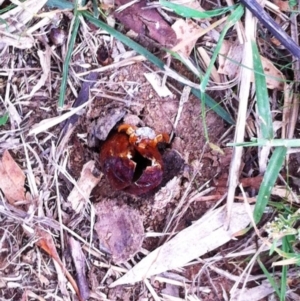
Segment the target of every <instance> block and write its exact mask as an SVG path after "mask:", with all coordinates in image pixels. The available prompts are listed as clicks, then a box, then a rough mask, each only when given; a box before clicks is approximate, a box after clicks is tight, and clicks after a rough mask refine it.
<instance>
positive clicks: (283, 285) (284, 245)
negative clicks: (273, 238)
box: [279, 237, 289, 301]
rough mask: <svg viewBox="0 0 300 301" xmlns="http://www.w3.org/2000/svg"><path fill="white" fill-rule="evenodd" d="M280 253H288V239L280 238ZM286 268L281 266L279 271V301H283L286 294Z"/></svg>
mask: <svg viewBox="0 0 300 301" xmlns="http://www.w3.org/2000/svg"><path fill="white" fill-rule="evenodd" d="M282 251H283V252H288V251H289V245H288V238H287V237H283V238H282ZM287 268H288V267H287V266H286V265H283V266H282V269H281V286H280V296H279V298H280V301H284V300H285V293H286V283H287Z"/></svg>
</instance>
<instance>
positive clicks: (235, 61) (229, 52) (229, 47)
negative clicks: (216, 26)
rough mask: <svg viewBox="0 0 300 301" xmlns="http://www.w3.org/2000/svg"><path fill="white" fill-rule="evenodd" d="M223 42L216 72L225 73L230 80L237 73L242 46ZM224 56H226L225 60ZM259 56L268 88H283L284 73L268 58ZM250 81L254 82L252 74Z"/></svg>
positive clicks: (280, 89)
mask: <svg viewBox="0 0 300 301" xmlns="http://www.w3.org/2000/svg"><path fill="white" fill-rule="evenodd" d="M223 44H224V46H223V47H222V49H221V51H220V54H222V55H219V66H220V67H219V69H218V73H221V74H226V75H227V76H228V78H229V79H230V80H231V79H233V78H235V77H236V76H237V75H238V73H239V70H240V63H241V60H242V56H243V48H244V46H243V45H241V44H238V43H233V44H228V41H226V42H225V43H223ZM224 56H225V57H228V59H225V61H224ZM260 58H261V62H262V65H263V69H264V73H265V76H266V82H267V87H268V89H278V90H279V91H282V90H283V88H284V82H283V81H284V80H285V77H284V75H283V74H282V72H281V71H280V70H279V69H277V68H276V67H275V65H274V64H273V63H272V62H271V61H270V60H268V59H267V58H265V57H263V56H260ZM251 82H254V75H252V79H251Z"/></svg>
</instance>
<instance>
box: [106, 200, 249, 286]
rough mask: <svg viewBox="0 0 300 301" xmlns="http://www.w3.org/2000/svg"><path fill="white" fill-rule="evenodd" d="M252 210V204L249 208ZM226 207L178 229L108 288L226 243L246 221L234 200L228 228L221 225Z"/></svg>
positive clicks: (245, 214) (166, 268)
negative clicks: (170, 237)
mask: <svg viewBox="0 0 300 301" xmlns="http://www.w3.org/2000/svg"><path fill="white" fill-rule="evenodd" d="M251 209H252V210H253V209H254V207H251ZM225 219H226V207H225V206H223V207H220V208H218V209H215V210H213V211H211V212H208V213H207V214H206V215H204V216H203V217H202V218H201V219H199V220H198V221H196V222H195V223H194V224H193V225H192V226H190V227H188V228H186V229H184V230H182V231H181V232H179V233H178V234H177V235H176V236H175V237H174V238H172V239H171V240H169V241H168V242H167V243H165V244H164V245H163V246H161V247H159V248H157V249H156V250H154V251H153V252H151V253H150V254H149V255H148V256H147V257H145V258H144V259H142V260H141V261H140V262H139V263H138V264H136V265H135V266H134V267H133V268H132V269H131V270H129V271H128V272H127V273H126V274H125V275H124V276H123V277H121V278H119V279H118V280H116V281H115V282H114V283H112V284H111V287H115V286H117V285H123V284H127V283H134V282H138V281H141V280H143V279H145V278H147V277H151V276H153V275H157V274H160V273H163V272H166V271H169V270H173V269H176V268H180V267H183V266H184V265H185V264H187V263H188V262H190V261H192V260H193V259H195V258H198V257H199V256H202V255H204V254H206V253H207V252H208V251H212V250H214V249H216V248H218V247H220V246H222V245H224V244H225V243H227V242H229V241H230V240H231V239H232V238H233V237H234V236H235V234H236V233H237V232H239V231H241V230H242V229H244V228H245V227H247V225H248V224H249V223H250V221H251V220H250V217H249V216H248V212H247V210H246V208H245V205H244V204H241V203H234V204H233V208H232V216H231V220H230V226H229V230H226V229H225V228H224V223H225Z"/></svg>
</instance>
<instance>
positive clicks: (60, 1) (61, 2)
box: [46, 0, 74, 9]
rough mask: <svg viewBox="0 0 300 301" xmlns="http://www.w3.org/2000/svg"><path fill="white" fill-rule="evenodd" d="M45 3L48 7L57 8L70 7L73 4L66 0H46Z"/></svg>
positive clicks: (72, 6)
mask: <svg viewBox="0 0 300 301" xmlns="http://www.w3.org/2000/svg"><path fill="white" fill-rule="evenodd" d="M46 5H47V6H48V7H57V8H59V9H72V8H74V4H73V3H72V2H69V1H66V0H48V1H47V3H46Z"/></svg>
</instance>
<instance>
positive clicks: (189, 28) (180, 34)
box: [172, 19, 203, 57]
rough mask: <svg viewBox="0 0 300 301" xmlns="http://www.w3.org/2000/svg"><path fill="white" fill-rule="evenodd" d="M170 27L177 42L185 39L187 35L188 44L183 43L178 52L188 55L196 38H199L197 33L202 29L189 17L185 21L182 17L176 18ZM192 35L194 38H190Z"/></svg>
mask: <svg viewBox="0 0 300 301" xmlns="http://www.w3.org/2000/svg"><path fill="white" fill-rule="evenodd" d="M172 28H173V30H174V31H175V33H176V36H177V41H178V43H180V42H181V41H185V40H186V37H189V39H190V41H189V44H185V45H183V47H182V48H180V52H181V53H182V54H183V55H184V56H185V57H189V56H190V54H191V52H192V50H193V48H194V47H195V44H196V42H197V39H198V38H199V33H200V34H201V32H202V31H203V29H202V28H201V27H200V26H199V25H197V24H196V23H195V22H193V21H192V20H191V19H187V20H186V21H185V20H183V19H178V20H177V21H176V22H175V23H174V24H173V25H172ZM193 36H195V38H194V39H193V40H191V37H193Z"/></svg>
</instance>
